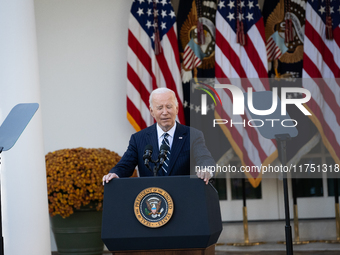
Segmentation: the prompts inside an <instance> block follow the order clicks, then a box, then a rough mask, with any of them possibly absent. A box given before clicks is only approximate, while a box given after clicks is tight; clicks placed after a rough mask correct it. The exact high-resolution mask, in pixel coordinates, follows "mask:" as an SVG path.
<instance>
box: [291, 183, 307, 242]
mask: <svg viewBox="0 0 340 255" xmlns="http://www.w3.org/2000/svg"><path fill="white" fill-rule="evenodd" d="M296 188H297V186H296V178H294V176H292V191H293V203H294V233H295V236H294V241H293V244H308V243H310V242H311V241H300V234H299V213H298V204H297V194H296V193H297V192H296Z"/></svg>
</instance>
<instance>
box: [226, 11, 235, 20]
mask: <svg viewBox="0 0 340 255" xmlns="http://www.w3.org/2000/svg"><path fill="white" fill-rule="evenodd" d="M234 14H235V13H231V12H229V15H228V16H227V18H228V19H229V22H230V21H231V20H233V19H235V17H234Z"/></svg>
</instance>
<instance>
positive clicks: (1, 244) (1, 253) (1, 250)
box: [0, 147, 4, 255]
mask: <svg viewBox="0 0 340 255" xmlns="http://www.w3.org/2000/svg"><path fill="white" fill-rule="evenodd" d="M3 149H4V147H0V154H1V152H2V150H3ZM0 156H1V155H0ZM0 164H1V157H0ZM0 255H4V237H3V236H2V211H1V185H0Z"/></svg>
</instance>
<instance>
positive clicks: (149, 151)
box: [143, 144, 153, 166]
mask: <svg viewBox="0 0 340 255" xmlns="http://www.w3.org/2000/svg"><path fill="white" fill-rule="evenodd" d="M152 150H153V147H152V145H151V144H148V145H146V146H145V148H144V155H143V160H144V165H146V166H149V161H150V160H151V155H152Z"/></svg>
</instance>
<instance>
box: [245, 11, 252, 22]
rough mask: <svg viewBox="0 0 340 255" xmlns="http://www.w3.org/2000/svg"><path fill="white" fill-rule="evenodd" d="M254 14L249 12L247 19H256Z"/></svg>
mask: <svg viewBox="0 0 340 255" xmlns="http://www.w3.org/2000/svg"><path fill="white" fill-rule="evenodd" d="M253 15H254V13H250V12H248V15H247V17H246V18H247V19H248V21H251V20H252V19H254V18H253Z"/></svg>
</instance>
